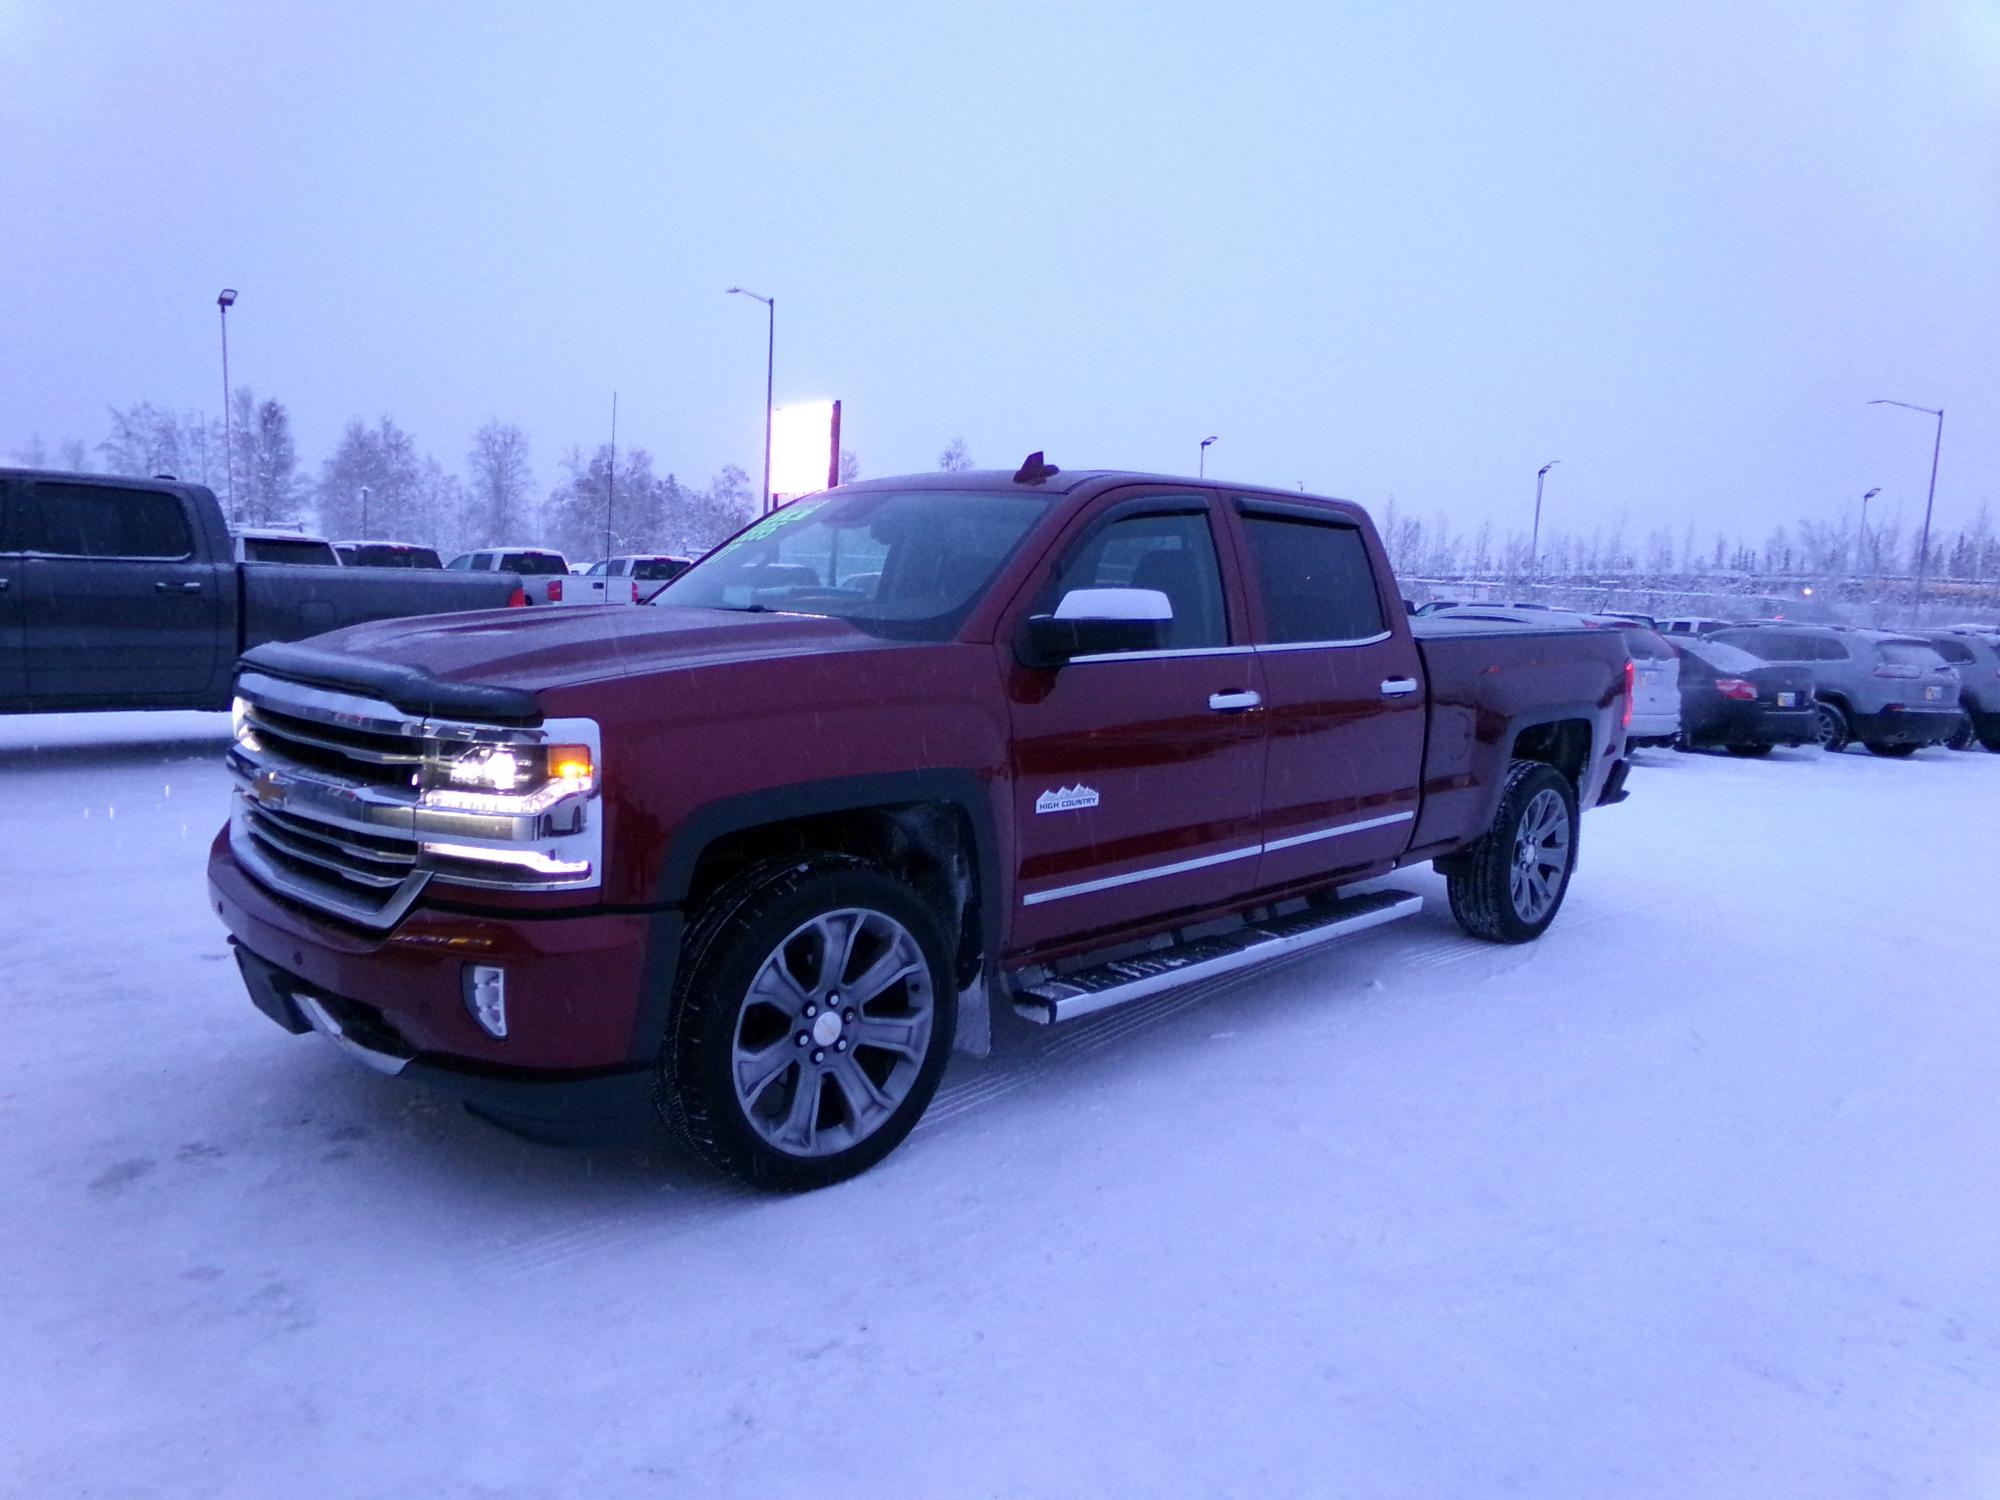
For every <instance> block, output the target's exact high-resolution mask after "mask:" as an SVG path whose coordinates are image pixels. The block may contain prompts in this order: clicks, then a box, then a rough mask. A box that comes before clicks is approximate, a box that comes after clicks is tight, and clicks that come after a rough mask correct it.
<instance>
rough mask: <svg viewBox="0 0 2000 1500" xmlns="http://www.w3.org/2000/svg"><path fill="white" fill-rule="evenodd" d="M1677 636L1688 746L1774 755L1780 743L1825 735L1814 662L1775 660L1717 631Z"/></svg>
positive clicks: (1805, 741) (1805, 742) (1684, 733)
mask: <svg viewBox="0 0 2000 1500" xmlns="http://www.w3.org/2000/svg"><path fill="white" fill-rule="evenodd" d="M1671 640H1672V646H1673V649H1674V650H1675V651H1676V652H1677V653H1679V655H1680V659H1681V674H1680V699H1681V737H1680V745H1681V747H1682V748H1683V749H1689V750H1699V749H1709V748H1714V747H1719V748H1721V749H1724V750H1727V751H1728V752H1729V753H1730V754H1731V755H1746V756H1755V755H1769V754H1770V753H1771V749H1772V747H1773V746H1775V745H1810V744H1813V743H1815V742H1816V741H1817V740H1818V739H1819V710H1818V705H1817V702H1816V700H1815V699H1814V697H1813V674H1812V669H1811V668H1810V667H1807V666H1804V665H1802V664H1794V663H1780V664H1773V663H1769V662H1766V661H1764V660H1763V659H1762V658H1761V657H1757V656H1753V655H1751V654H1750V653H1749V652H1748V651H1745V650H1743V649H1742V648H1741V647H1740V646H1732V645H1729V644H1727V643H1726V642H1724V641H1721V640H1718V639H1717V638H1715V637H1713V636H1709V637H1706V638H1704V637H1701V636H1693V635H1677V636H1674V637H1672V638H1671Z"/></svg>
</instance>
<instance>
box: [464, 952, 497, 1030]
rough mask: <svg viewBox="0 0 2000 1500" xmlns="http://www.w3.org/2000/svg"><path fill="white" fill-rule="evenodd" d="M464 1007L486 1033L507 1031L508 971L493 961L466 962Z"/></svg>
mask: <svg viewBox="0 0 2000 1500" xmlns="http://www.w3.org/2000/svg"><path fill="white" fill-rule="evenodd" d="M465 1008H466V1009H467V1010H469V1011H471V1012H472V1019H473V1020H475V1021H477V1022H478V1023H479V1024H480V1026H481V1027H482V1028H484V1029H485V1031H486V1033H487V1035H489V1036H496V1037H504V1036H505V1035H506V1034H507V971H506V970H505V969H502V968H499V967H497V966H495V965H493V964H467V965H466V966H465Z"/></svg>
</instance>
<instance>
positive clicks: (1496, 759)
mask: <svg viewBox="0 0 2000 1500" xmlns="http://www.w3.org/2000/svg"><path fill="white" fill-rule="evenodd" d="M1417 648H1418V650H1419V651H1420V652H1421V653H1422V655H1423V659H1424V667H1425V671H1426V675H1427V676H1428V678H1429V682H1430V730H1429V734H1428V736H1427V738H1426V741H1425V745H1424V800H1423V806H1422V810H1421V811H1420V812H1419V813H1418V815H1417V830H1416V835H1415V838H1414V839H1413V841H1412V852H1413V853H1417V854H1420V855H1425V856H1428V855H1429V854H1432V853H1435V852H1438V850H1439V849H1440V848H1442V847H1457V846H1460V845H1463V844H1465V843H1467V842H1469V841H1470V840H1472V839H1474V838H1477V837H1478V836H1479V835H1480V834H1481V833H1483V832H1485V830H1486V828H1487V827H1488V826H1489V825H1490V824H1491V823H1492V821H1493V816H1494V812H1495V809H1496V808H1497V806H1498V803H1499V797H1500V788H1501V786H1502V784H1503V783H1504V782H1505V780H1506V775H1507V766H1508V763H1509V761H1510V760H1511V759H1512V758H1513V749H1514V745H1515V742H1516V741H1517V739H1518V738H1519V736H1520V734H1521V732H1522V731H1523V730H1524V729H1528V728H1530V727H1532V726H1534V725H1537V724H1546V723H1553V722H1557V721H1560V720H1567V719H1576V720H1581V721H1583V722H1584V723H1585V724H1587V725H1588V726H1589V729H1590V748H1589V752H1588V754H1587V756H1586V757H1585V760H1584V765H1583V772H1582V776H1581V778H1580V781H1581V785H1580V786H1579V787H1578V799H1579V804H1580V805H1581V806H1582V807H1585V808H1588V807H1592V806H1594V805H1595V804H1596V801H1597V797H1598V794H1599V792H1601V791H1602V789H1603V786H1604V781H1605V778H1606V777H1607V776H1608V775H1609V774H1610V772H1611V767H1612V766H1613V765H1614V764H1615V763H1616V761H1617V760H1618V758H1619V757H1620V756H1621V755H1622V754H1623V753H1624V750H1625V734H1624V728H1623V723H1622V720H1623V716H1624V700H1625V661H1626V653H1625V646H1624V643H1623V642H1622V641H1621V640H1620V639H1619V638H1618V634H1617V632H1616V631H1610V630H1581V629H1579V630H1549V631H1542V630H1537V629H1534V628H1533V627H1528V626H1515V625H1503V626H1484V627H1480V626H1475V625H1472V624H1470V623H1468V624H1467V625H1465V626H1462V627H1454V628H1451V629H1449V630H1446V629H1445V628H1442V627H1439V628H1435V629H1431V628H1423V629H1419V630H1418V632H1417Z"/></svg>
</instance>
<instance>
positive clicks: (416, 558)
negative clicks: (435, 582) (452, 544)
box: [333, 542, 444, 568]
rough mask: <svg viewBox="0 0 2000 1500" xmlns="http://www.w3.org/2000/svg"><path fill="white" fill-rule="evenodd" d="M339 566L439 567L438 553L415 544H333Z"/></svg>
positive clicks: (440, 564) (440, 565)
mask: <svg viewBox="0 0 2000 1500" xmlns="http://www.w3.org/2000/svg"><path fill="white" fill-rule="evenodd" d="M333 550H334V551H335V552H338V553H339V554H340V561H341V565H342V566H344V567H349V568H441V567H443V566H444V564H443V563H442V562H440V561H439V560H438V555H437V550H436V549H435V548H432V547H420V546H418V545H417V544H416V543H415V542H335V543H334V544H333Z"/></svg>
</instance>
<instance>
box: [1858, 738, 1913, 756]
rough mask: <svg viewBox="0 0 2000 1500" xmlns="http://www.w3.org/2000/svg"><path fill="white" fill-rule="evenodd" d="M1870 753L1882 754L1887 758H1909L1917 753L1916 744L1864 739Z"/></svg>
mask: <svg viewBox="0 0 2000 1500" xmlns="http://www.w3.org/2000/svg"><path fill="white" fill-rule="evenodd" d="M1862 743H1863V744H1865V745H1867V747H1868V753H1869V754H1870V755H1880V756H1882V757H1884V758H1885V759H1887V760H1907V759H1908V758H1909V757H1910V756H1912V755H1915V754H1916V753H1917V747H1916V746H1915V745H1891V744H1886V743H1884V742H1883V741H1881V740H1864V741H1863V742H1862Z"/></svg>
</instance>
